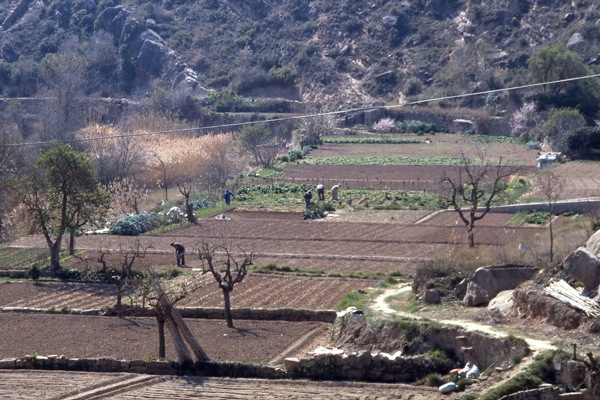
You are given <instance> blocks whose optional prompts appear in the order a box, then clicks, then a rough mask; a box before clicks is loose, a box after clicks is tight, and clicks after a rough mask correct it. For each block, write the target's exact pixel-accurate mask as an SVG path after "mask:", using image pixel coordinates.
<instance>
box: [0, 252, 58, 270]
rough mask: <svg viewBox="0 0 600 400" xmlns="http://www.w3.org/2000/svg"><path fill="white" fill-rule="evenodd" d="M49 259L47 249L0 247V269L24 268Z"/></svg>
mask: <svg viewBox="0 0 600 400" xmlns="http://www.w3.org/2000/svg"><path fill="white" fill-rule="evenodd" d="M47 257H48V249H47V248H21V247H0V267H22V266H24V265H25V264H29V263H31V262H33V261H36V260H40V259H45V258H47Z"/></svg>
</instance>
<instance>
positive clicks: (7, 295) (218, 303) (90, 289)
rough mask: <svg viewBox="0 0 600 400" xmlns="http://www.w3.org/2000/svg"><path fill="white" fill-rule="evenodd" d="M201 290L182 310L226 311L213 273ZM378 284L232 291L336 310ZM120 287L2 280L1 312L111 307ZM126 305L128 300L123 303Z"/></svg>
mask: <svg viewBox="0 0 600 400" xmlns="http://www.w3.org/2000/svg"><path fill="white" fill-rule="evenodd" d="M197 282H198V283H199V284H200V285H202V286H201V287H200V288H199V289H198V290H196V291H194V292H193V293H190V294H189V295H188V297H186V298H185V299H184V300H182V301H180V302H179V303H177V305H178V306H181V307H222V306H223V294H222V293H221V290H220V289H219V287H218V285H217V284H216V282H215V281H214V279H213V278H212V276H210V275H201V276H199V277H198V278H197ZM376 284H377V281H376V280H372V279H352V278H341V277H337V278H321V277H303V276H287V275H265V274H252V273H250V274H249V275H247V276H246V278H244V280H243V281H242V282H241V283H239V284H237V285H236V286H235V290H234V291H233V292H232V293H231V302H232V305H233V307H234V308H292V309H305V310H333V309H335V307H336V306H337V304H338V303H339V301H340V299H341V298H342V297H343V296H344V294H346V293H348V292H352V291H358V290H365V289H366V288H368V287H373V286H375V285H376ZM116 296H117V288H116V286H115V285H111V284H99V283H98V284H95V283H76V282H42V283H39V284H37V285H34V284H33V283H32V282H15V283H8V282H0V308H2V307H25V308H39V309H44V310H45V309H55V310H61V309H69V310H74V309H77V310H89V309H100V308H102V307H107V306H111V305H113V304H114V303H115V302H116V298H117V297H116ZM124 301H127V299H125V300H124Z"/></svg>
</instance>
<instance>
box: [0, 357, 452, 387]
mask: <svg viewBox="0 0 600 400" xmlns="http://www.w3.org/2000/svg"><path fill="white" fill-rule="evenodd" d="M290 360H292V361H291V362H290ZM286 365H292V367H291V368H290V369H287V370H286V369H282V368H279V367H276V366H271V365H263V364H258V365H257V364H245V363H232V362H214V361H196V362H189V363H180V362H176V361H156V360H153V361H145V360H118V359H115V358H69V357H65V356H57V355H50V356H36V357H22V358H3V359H0V369H44V370H63V371H87V372H131V373H140V374H151V375H199V376H219V377H230V378H259V379H338V380H360V381H374V382H404V383H410V382H414V381H416V380H418V379H420V378H423V377H424V376H426V375H427V374H429V373H431V372H440V373H445V372H447V371H441V370H440V371H438V369H439V368H436V367H435V365H434V364H433V363H432V362H431V361H429V360H427V359H426V358H425V357H424V356H413V357H401V358H398V359H397V360H393V361H392V360H389V359H387V358H386V357H381V356H379V355H372V354H371V353H369V352H360V353H353V354H350V355H344V356H327V357H323V358H320V359H316V358H310V359H302V360H298V359H288V360H286Z"/></svg>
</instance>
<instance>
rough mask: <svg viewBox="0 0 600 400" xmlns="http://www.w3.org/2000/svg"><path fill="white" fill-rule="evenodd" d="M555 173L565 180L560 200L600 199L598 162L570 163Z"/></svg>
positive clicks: (563, 165)
mask: <svg viewBox="0 0 600 400" xmlns="http://www.w3.org/2000/svg"><path fill="white" fill-rule="evenodd" d="M556 172H557V173H558V174H560V175H561V176H563V177H565V178H566V180H567V182H566V187H565V188H564V190H563V192H562V193H561V196H560V197H561V198H565V199H569V198H585V197H600V161H570V162H566V163H563V164H560V165H558V166H557V167H556Z"/></svg>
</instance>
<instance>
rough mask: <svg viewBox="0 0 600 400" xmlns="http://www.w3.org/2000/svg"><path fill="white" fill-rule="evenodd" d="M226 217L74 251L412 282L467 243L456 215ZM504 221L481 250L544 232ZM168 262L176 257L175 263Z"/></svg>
mask: <svg viewBox="0 0 600 400" xmlns="http://www.w3.org/2000/svg"><path fill="white" fill-rule="evenodd" d="M396 215H397V214H396ZM412 215H414V214H412ZM228 216H229V218H230V219H229V220H219V219H215V218H208V219H204V220H201V221H199V223H198V224H195V225H192V224H190V225H187V226H185V227H183V228H179V229H175V230H171V231H169V232H167V233H164V234H159V235H142V236H139V237H126V236H114V235H89V236H83V237H80V238H78V239H77V242H76V247H77V248H78V249H82V250H91V251H94V253H91V254H90V255H88V256H87V260H86V261H85V263H86V265H88V266H90V265H95V266H96V267H98V266H100V264H99V263H97V262H96V259H97V253H96V252H98V251H106V252H108V251H110V252H119V249H122V250H123V251H125V252H127V251H130V250H132V249H135V248H136V247H137V245H138V244H139V245H140V246H141V247H142V248H144V249H146V251H147V255H146V257H145V258H140V259H137V260H136V265H138V266H143V265H152V266H155V267H158V268H160V267H161V266H162V268H166V267H170V266H173V265H174V261H175V256H174V254H173V253H172V249H171V248H170V246H169V243H171V242H173V241H176V242H180V243H182V244H184V245H185V246H186V248H187V255H186V264H187V265H188V266H190V267H192V268H200V261H199V260H198V259H197V256H196V255H195V254H197V250H196V249H197V248H198V247H199V246H200V245H201V244H202V243H203V242H207V243H212V244H222V243H235V247H234V248H233V251H234V252H237V253H239V254H242V253H243V252H252V253H253V254H254V258H255V264H264V263H269V262H275V263H276V264H277V265H280V266H281V265H288V266H291V267H295V268H296V267H299V268H302V269H316V270H322V271H325V272H329V273H334V272H338V273H348V272H355V273H358V272H363V273H364V272H380V273H391V272H401V273H405V274H413V273H414V272H415V268H416V267H417V266H418V265H420V264H421V263H422V262H423V260H426V259H429V258H431V257H435V256H436V255H437V256H439V255H442V254H447V253H448V252H450V251H452V250H454V249H455V248H456V247H457V246H463V245H464V243H465V228H464V226H462V225H461V224H459V223H457V220H456V216H455V214H454V213H451V212H448V213H443V214H440V215H436V216H434V217H433V218H432V219H431V220H425V221H426V222H425V223H419V224H414V223H402V222H396V221H394V222H392V220H391V218H388V219H389V220H388V221H386V222H377V223H373V222H344V223H343V224H340V223H336V222H335V221H336V220H337V218H327V219H324V220H308V221H302V220H301V218H300V213H273V212H251V211H234V212H231V213H229V214H228ZM440 218H441V219H440ZM438 221H439V223H438ZM505 221H506V216H504V215H502V216H491V215H490V217H489V222H486V219H484V220H482V221H480V223H479V226H478V228H477V230H476V233H475V235H476V242H477V244H478V247H479V248H481V249H483V248H485V247H489V248H490V249H493V248H497V247H506V246H507V245H508V244H509V243H510V244H511V245H513V246H516V245H517V244H518V243H520V242H528V241H529V240H531V238H532V237H534V236H535V235H537V234H539V233H540V232H542V231H543V229H544V228H542V227H537V226H535V227H530V226H529V227H506V226H504V223H505ZM10 245H11V246H15V247H43V246H44V242H43V240H42V238H41V237H40V236H28V237H23V238H20V239H18V240H16V241H14V242H12V243H11V244H10ZM169 254H173V255H172V256H171V259H170V260H169V258H168V255H169ZM159 255H162V256H164V257H159ZM84 257H86V256H84ZM111 257H112V258H111V260H112V261H111V262H112V263H114V264H112V266H113V267H115V268H118V267H120V264H121V261H119V256H114V255H113V256H111ZM121 257H122V256H121ZM107 259H108V258H107ZM69 262H72V263H79V262H80V261H78V260H73V261H68V262H67V265H68V263H69Z"/></svg>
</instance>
